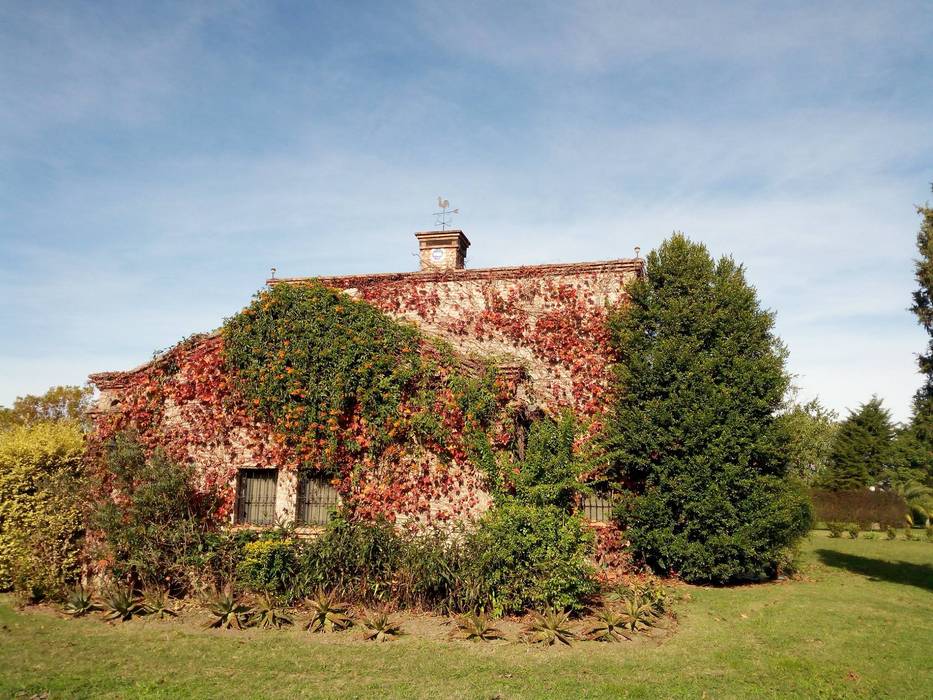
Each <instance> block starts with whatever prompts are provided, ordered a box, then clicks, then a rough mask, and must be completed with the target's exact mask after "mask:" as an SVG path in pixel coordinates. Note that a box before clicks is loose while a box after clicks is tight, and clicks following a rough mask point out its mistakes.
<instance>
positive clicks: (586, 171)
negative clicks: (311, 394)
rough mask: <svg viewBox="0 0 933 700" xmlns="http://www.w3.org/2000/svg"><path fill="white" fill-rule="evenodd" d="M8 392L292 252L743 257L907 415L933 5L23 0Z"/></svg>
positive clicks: (16, 82) (372, 261) (13, 58)
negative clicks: (454, 228) (437, 206)
mask: <svg viewBox="0 0 933 700" xmlns="http://www.w3.org/2000/svg"><path fill="white" fill-rule="evenodd" d="M0 95H2V98H0V299H2V301H0V327H2V329H3V330H2V333H0V367H2V372H0V404H6V405H9V404H10V403H11V402H12V401H13V399H14V398H15V396H17V395H19V394H23V393H27V392H29V393H36V392H41V391H44V390H45V388H47V387H48V386H49V385H53V384H61V383H81V382H83V381H84V379H85V377H86V375H87V374H88V373H90V372H93V371H99V370H107V369H122V368H128V367H131V366H134V365H136V364H139V363H140V362H142V361H144V360H146V359H148V358H149V357H150V356H151V354H152V352H153V351H154V350H156V349H159V348H165V347H167V346H169V345H171V344H173V343H174V342H175V341H177V340H178V339H180V338H181V337H183V336H186V335H189V334H191V333H193V332H196V331H203V330H209V329H212V328H215V327H217V326H218V325H219V324H220V323H221V322H222V320H223V318H224V317H225V316H228V315H230V314H232V313H234V312H236V311H237V310H238V309H239V308H241V307H242V306H243V305H244V304H245V303H246V302H247V301H248V300H249V298H250V296H251V295H252V293H253V292H254V291H255V290H256V289H258V288H259V287H260V286H261V285H262V284H263V281H264V279H265V278H266V276H267V274H268V271H269V268H270V267H272V266H275V267H277V268H278V270H279V274H280V275H282V276H285V275H316V274H331V273H342V272H347V273H352V272H367V271H394V270H411V269H415V267H416V264H417V260H416V258H415V257H414V253H415V250H416V247H415V240H414V237H413V236H412V233H413V232H414V231H416V230H423V229H426V228H431V226H432V224H433V218H432V217H431V212H432V211H433V205H434V203H435V201H436V197H437V195H439V194H443V195H444V196H446V197H448V198H449V199H450V200H451V202H452V203H453V205H454V206H459V207H460V208H461V210H462V212H463V213H462V215H461V216H460V218H459V220H458V222H457V223H458V224H459V225H460V226H462V227H463V229H464V230H465V231H466V233H467V235H468V236H469V237H470V239H471V241H472V242H473V246H472V247H471V249H470V258H469V261H468V264H469V265H471V266H475V267H481V266H487V265H499V264H523V263H539V262H569V261H577V260H597V259H607V258H617V257H627V256H630V255H631V254H632V250H633V248H634V246H636V245H638V246H641V248H642V250H648V249H650V248H652V247H653V246H655V245H657V244H658V243H659V242H660V241H661V240H663V239H664V237H665V236H667V235H668V234H669V233H670V232H671V231H672V230H674V229H678V230H683V231H684V232H686V233H687V234H689V235H690V236H691V237H693V238H694V239H697V240H701V241H704V242H705V243H707V245H708V246H709V247H710V249H711V250H712V251H713V252H714V253H715V254H722V253H731V254H733V255H734V256H735V257H736V258H737V259H738V260H740V261H742V262H744V263H745V264H746V266H747V267H748V274H749V278H750V279H751V280H752V282H753V283H754V284H755V285H756V286H757V288H758V290H759V292H760V296H761V298H762V300H763V303H764V304H765V305H766V306H768V307H770V308H773V309H774V310H775V311H776V312H777V319H778V321H777V323H778V331H779V333H780V334H781V336H782V337H783V339H784V340H785V342H786V343H787V345H788V346H789V349H790V352H791V355H790V369H791V370H792V371H793V372H794V373H795V374H797V379H796V381H797V384H798V385H799V386H800V387H801V389H802V396H803V397H804V398H809V397H812V396H815V395H819V396H820V398H821V399H822V400H823V401H824V403H826V404H828V405H829V406H831V407H833V408H835V409H837V410H840V411H843V410H844V409H845V408H847V407H854V406H855V405H856V404H857V403H859V402H860V401H864V400H866V399H867V398H869V397H870V396H871V394H873V393H877V394H879V395H880V396H882V397H884V399H885V401H886V403H887V404H888V406H889V407H890V408H891V409H892V410H893V412H894V414H895V416H896V417H897V418H900V419H904V418H907V416H908V413H909V401H910V396H911V394H912V393H913V391H914V390H915V389H916V387H917V386H919V382H920V379H919V377H918V376H917V374H916V369H915V364H914V354H915V353H916V352H918V351H920V350H921V349H922V348H923V347H924V344H925V335H924V333H923V332H922V330H921V329H920V328H919V327H918V326H917V325H916V324H915V322H914V319H913V317H912V316H911V315H910V314H909V313H908V312H907V311H906V308H907V306H908V305H909V303H910V292H911V290H912V289H913V286H914V282H913V270H912V262H911V259H912V257H913V255H914V237H915V236H916V233H917V230H918V227H919V219H918V217H917V215H916V212H915V211H914V205H916V204H922V203H924V202H926V201H929V200H930V199H931V198H933V195H931V193H930V182H931V181H933V3H931V2H929V1H928V0H917V1H914V2H897V1H895V0H886V1H885V2H883V3H879V2H858V1H857V0H847V1H845V2H820V3H813V2H799V3H798V2H761V3H758V2H735V3H715V2H704V3H686V2H679V3H666V2H658V1H657V0H655V1H653V2H573V3H568V2H554V3H550V2H514V3H503V2H501V1H500V2H476V3H471V2H458V3H451V4H445V3H441V2H398V1H396V2H393V3H384V2H377V3H362V2H339V3H314V2H293V3H284V2H282V3H274V2H226V3H222V2H217V3H197V2H182V3H177V4H174V3H150V2H143V3H132V2H115V3H90V2H88V3H82V2H76V1H72V2H64V3H55V2H41V3H36V2H8V1H5V0H0Z"/></svg>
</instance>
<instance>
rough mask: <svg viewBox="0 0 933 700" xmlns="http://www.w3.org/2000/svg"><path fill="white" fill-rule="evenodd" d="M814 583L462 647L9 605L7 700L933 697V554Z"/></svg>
mask: <svg viewBox="0 0 933 700" xmlns="http://www.w3.org/2000/svg"><path fill="white" fill-rule="evenodd" d="M802 574H803V576H802V579H801V580H796V581H786V582H780V583H774V584H766V585H758V586H743V587H735V588H701V587H693V586H683V587H680V588H679V592H680V594H681V596H682V598H683V600H681V601H679V602H678V603H677V604H676V610H677V617H678V623H677V629H676V631H674V633H673V634H671V635H667V636H665V637H664V638H663V639H658V640H651V639H647V640H640V641H638V642H633V643H622V644H600V643H597V642H585V643H578V644H575V645H574V646H573V647H571V648H550V649H538V648H530V647H528V646H526V645H523V644H516V643H492V644H483V643H469V642H456V641H448V640H447V639H446V637H445V635H446V628H445V627H442V626H441V625H440V623H439V622H438V621H436V620H431V619H423V618H412V619H408V620H407V622H406V626H407V627H408V628H409V629H410V630H412V631H413V632H414V633H412V634H408V635H406V636H404V637H402V638H400V639H398V640H397V641H393V642H389V643H385V644H376V643H373V642H364V641H361V640H360V639H359V637H358V636H357V635H356V634H355V633H353V632H348V633H341V634H338V635H332V636H330V637H324V636H320V635H310V634H308V633H305V632H303V631H301V629H300V628H299V629H291V630H287V631H271V632H269V631H260V630H249V631H245V632H219V631H207V630H203V629H200V628H199V627H198V626H197V625H196V624H195V622H194V621H193V620H192V619H189V620H187V621H175V622H157V621H148V620H138V621H137V620H134V621H131V622H129V623H126V624H113V625H110V624H105V623H103V622H101V621H100V619H80V620H70V619H64V618H63V617H61V616H59V615H57V614H55V613H53V612H51V611H48V610H41V609H40V610H26V611H17V610H15V608H14V607H13V605H12V600H11V599H9V598H6V599H0V697H32V696H33V695H41V694H43V693H47V696H43V697H49V698H76V697H95V698H100V697H103V698H116V697H120V698H122V697H132V698H137V697H139V698H175V697H191V698H200V697H218V698H220V697H222V698H305V697H399V698H411V697H422V698H438V697H463V698H493V697H502V698H523V697H553V698H577V697H634V698H675V697H689V698H701V697H709V698H731V697H754V698H768V697H800V698H834V697H866V698H868V697H871V698H885V697H887V698H929V697H933V544H931V543H928V542H904V541H897V542H889V541H886V540H871V541H869V540H855V541H853V540H847V539H830V538H828V537H827V536H826V535H825V533H822V532H815V533H813V534H812V535H811V537H810V539H809V540H808V541H807V542H806V544H805V546H804V550H803V571H802Z"/></svg>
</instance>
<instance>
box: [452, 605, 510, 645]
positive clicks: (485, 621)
mask: <svg viewBox="0 0 933 700" xmlns="http://www.w3.org/2000/svg"><path fill="white" fill-rule="evenodd" d="M454 623H455V624H456V625H457V635H458V636H459V637H460V638H461V639H468V640H470V641H471V642H488V641H490V640H492V639H502V638H503V634H502V630H500V629H499V628H498V627H495V626H494V625H493V624H492V621H491V620H490V619H489V616H488V615H486V614H485V613H477V612H471V613H467V614H466V615H461V616H460V617H458V618H456V619H455V620H454Z"/></svg>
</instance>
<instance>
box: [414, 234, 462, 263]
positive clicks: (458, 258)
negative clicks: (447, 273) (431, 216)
mask: <svg viewBox="0 0 933 700" xmlns="http://www.w3.org/2000/svg"><path fill="white" fill-rule="evenodd" d="M415 237H416V238H417V239H418V248H419V251H418V252H419V257H420V258H421V271H422V272H435V271H438V270H462V269H463V262H464V260H466V249H467V248H469V247H470V241H469V239H468V238H467V237H466V236H464V235H463V231H460V230H458V229H453V230H450V231H419V232H418V233H416V234H415Z"/></svg>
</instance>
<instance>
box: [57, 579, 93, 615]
mask: <svg viewBox="0 0 933 700" xmlns="http://www.w3.org/2000/svg"><path fill="white" fill-rule="evenodd" d="M64 610H65V613H67V614H68V615H71V616H73V617H81V616H82V615H87V614H88V613H89V612H93V611H94V610H98V606H97V604H96V603H95V602H94V599H93V598H92V597H91V592H90V591H89V590H87V589H86V588H85V587H84V586H76V587H75V589H74V590H73V591H71V593H69V594H68V600H66V601H65V607H64Z"/></svg>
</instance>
